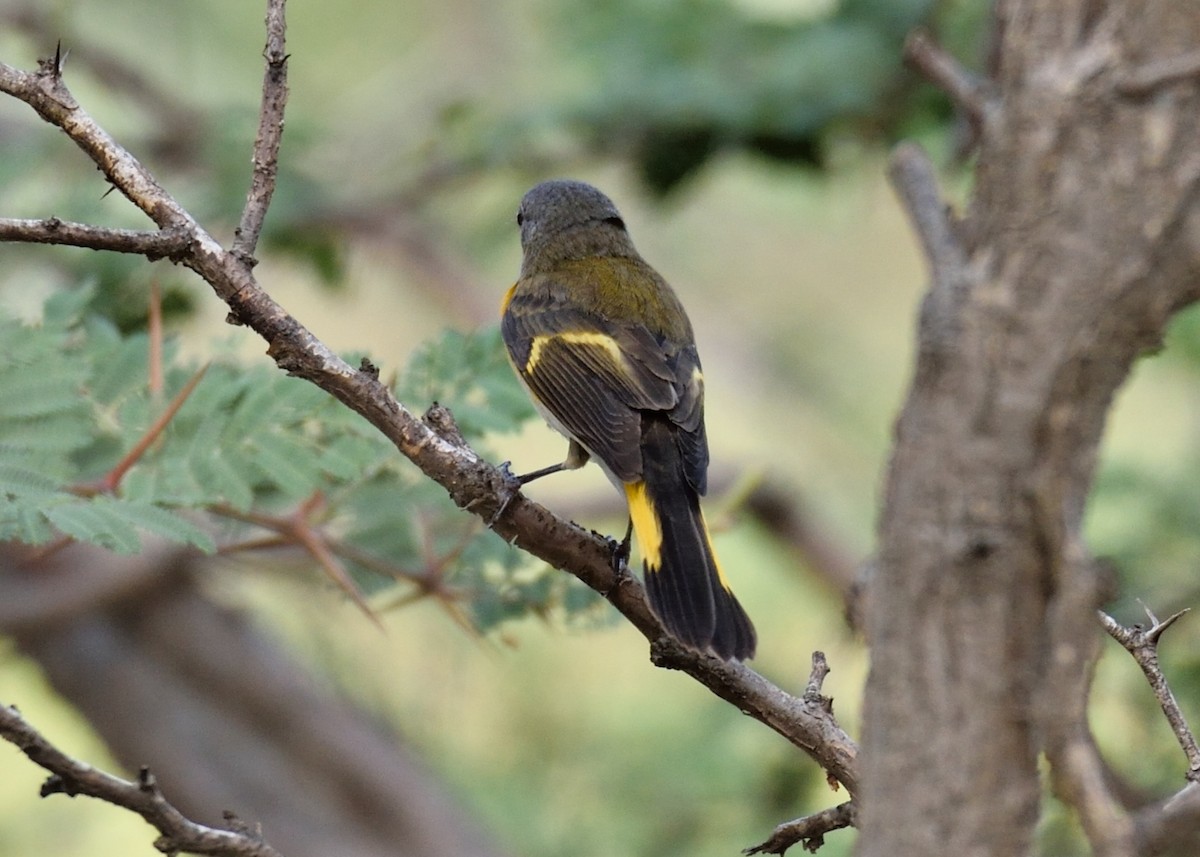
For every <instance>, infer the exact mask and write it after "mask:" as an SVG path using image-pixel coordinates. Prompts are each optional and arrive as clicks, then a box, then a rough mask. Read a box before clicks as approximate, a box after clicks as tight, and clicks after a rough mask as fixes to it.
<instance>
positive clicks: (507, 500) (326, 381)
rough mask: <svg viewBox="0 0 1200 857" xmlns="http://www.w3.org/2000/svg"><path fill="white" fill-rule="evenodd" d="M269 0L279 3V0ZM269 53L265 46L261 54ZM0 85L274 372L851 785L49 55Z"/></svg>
mask: <svg viewBox="0 0 1200 857" xmlns="http://www.w3.org/2000/svg"><path fill="white" fill-rule="evenodd" d="M273 2H276V3H279V5H280V6H281V5H282V3H280V2H279V0H273ZM270 59H271V54H270V48H268V62H270ZM0 92H7V93H9V94H10V95H13V96H14V97H16V98H18V99H19V100H21V101H24V102H25V103H27V104H29V105H30V106H31V107H32V108H33V109H34V110H35V111H37V113H38V114H39V115H40V116H42V118H43V119H45V120H46V121H47V122H49V123H50V124H52V125H55V126H57V127H59V128H61V129H62V130H63V131H64V132H65V133H66V134H67V135H68V136H69V137H70V138H71V139H72V140H73V141H74V142H75V143H76V144H77V145H78V146H79V147H80V148H81V149H83V151H84V152H85V153H86V154H87V155H88V156H89V157H90V158H92V160H93V161H95V163H96V164H97V165H98V166H99V167H100V169H101V170H102V171H103V173H104V174H105V176H106V177H107V178H108V179H109V181H110V182H112V184H113V185H114V186H116V187H117V188H118V189H119V190H120V191H121V192H122V193H123V194H124V195H125V196H126V197H128V198H129V199H130V200H131V201H132V202H133V203H134V204H135V205H136V206H137V207H138V208H140V209H141V210H142V211H144V212H145V213H146V214H147V215H148V216H149V217H150V218H151V219H152V220H154V222H155V223H157V224H158V225H159V226H160V227H162V228H164V229H174V230H178V231H181V232H183V233H185V234H186V235H187V236H188V237H189V239H190V240H189V243H188V246H187V249H186V250H185V251H183V252H181V253H180V254H179V255H178V257H175V258H173V261H176V262H178V263H179V264H182V265H185V266H186V267H188V268H190V269H192V270H193V271H195V272H196V273H197V274H199V275H200V277H202V278H203V279H204V280H205V281H206V282H207V283H208V284H209V285H210V286H211V287H212V289H213V291H214V292H216V294H217V295H218V296H219V297H220V298H221V299H222V300H224V301H225V302H226V303H227V304H228V305H229V307H230V319H231V320H233V321H234V322H236V323H240V324H243V325H245V326H247V327H249V328H251V329H252V330H254V331H255V332H257V333H258V334H259V335H260V336H262V337H263V339H264V340H266V342H267V343H268V348H267V354H268V355H269V356H270V357H271V358H272V359H273V360H274V361H275V362H276V364H277V365H278V366H279V367H280V368H281V369H283V370H284V371H286V372H288V373H290V374H292V375H296V376H298V377H302V378H304V379H306V380H308V381H310V382H311V383H313V384H316V385H317V386H318V387H320V388H321V389H323V390H325V391H326V392H327V393H329V394H330V395H332V396H334V397H335V398H336V399H338V400H339V401H341V402H342V403H343V404H345V405H346V406H348V407H349V408H351V409H352V410H354V411H355V412H357V413H358V414H360V415H362V416H363V417H364V418H365V419H366V420H367V421H368V422H370V423H371V424H372V425H374V426H375V427H376V428H377V429H379V431H380V432H381V433H382V434H383V435H384V436H385V437H387V438H388V439H389V440H390V441H391V442H392V443H393V444H395V446H396V448H397V449H398V450H399V451H400V452H401V453H403V454H404V455H405V456H406V457H408V458H409V459H410V460H411V461H412V462H413V463H414V464H416V465H417V467H418V468H420V469H421V471H422V472H423V473H425V475H426V476H428V477H429V478H431V479H433V480H434V481H435V482H437V483H439V484H440V485H441V486H442V487H443V488H445V489H446V491H447V493H448V494H449V495H450V498H451V499H452V500H453V501H454V502H455V503H456V504H457V505H458V506H460V507H462V508H465V509H468V510H469V511H471V512H472V513H473V514H476V515H478V516H479V517H480V518H482V519H483V520H484V521H486V522H490V523H491V524H492V529H494V530H495V531H496V532H497V533H498V534H499V535H500V536H501V537H503V538H504V539H506V540H507V541H509V542H510V543H512V544H515V545H517V546H518V547H520V548H522V549H523V550H525V551H527V552H529V553H530V554H532V555H533V556H536V557H538V558H540V559H542V560H544V561H545V562H547V563H549V564H550V565H551V566H553V567H555V568H560V569H565V570H567V571H569V572H570V573H571V574H573V575H575V576H576V577H578V578H579V579H580V580H581V581H583V582H584V583H585V584H587V585H588V586H590V587H592V588H593V589H595V590H596V591H598V592H601V593H603V594H605V595H606V596H607V597H608V599H609V601H610V602H612V604H613V605H614V606H615V607H616V608H617V609H618V610H619V611H620V612H621V613H622V615H624V616H625V617H626V618H627V619H628V620H629V621H630V622H631V623H632V624H633V625H634V626H635V627H636V628H637V629H638V630H639V631H640V632H641V633H642V634H643V635H645V636H646V638H647V639H648V640H650V641H651V643H652V646H651V657H652V659H653V660H654V661H655V663H658V664H659V665H660V666H663V667H667V668H671V669H678V670H682V671H684V672H686V673H688V674H689V675H690V676H692V677H693V678H695V679H696V680H697V681H699V682H700V683H701V684H703V685H704V686H706V687H708V688H709V689H710V690H712V692H713V693H715V694H716V695H717V696H720V697H721V698H722V699H725V700H727V701H729V702H731V703H733V704H734V705H736V706H737V707H738V708H739V709H741V710H742V711H744V712H745V713H747V714H749V715H751V716H752V717H754V718H755V719H757V720H759V721H761V722H762V723H764V724H766V725H767V726H769V727H770V728H772V729H774V730H775V731H777V732H778V733H779V734H781V735H782V736H783V737H785V738H787V739H788V740H789V741H791V742H792V743H793V744H795V745H796V746H797V747H799V748H801V749H802V750H804V751H805V752H806V753H808V754H809V755H810V756H812V758H813V759H815V760H816V761H817V762H818V764H820V765H821V766H822V767H824V768H825V770H826V771H827V772H828V773H829V774H830V776H831V777H832V778H833V779H835V780H837V781H839V782H841V783H842V784H843V785H845V786H846V788H847V789H848V790H849V791H850V792H851V794H853V793H854V792H855V790H856V788H857V786H858V774H857V764H858V763H857V755H858V748H857V745H856V744H855V743H854V741H853V740H852V739H851V738H850V737H849V736H848V735H847V734H846V733H845V732H844V731H843V730H842V729H841V727H840V726H838V724H837V723H836V721H835V720H834V719H833V717H832V715H831V714H830V713H829V712H828V711H825V710H823V709H822V708H821V706H819V705H816V704H812V703H809V702H806V701H805V700H802V699H799V698H797V697H795V696H793V695H791V694H788V693H785V692H784V691H782V690H780V689H779V688H778V687H776V686H775V685H774V684H772V683H771V682H769V681H768V680H767V679H765V678H763V677H762V676H761V675H759V674H758V673H756V672H754V671H753V670H751V669H750V668H748V667H746V666H745V665H743V664H739V663H725V662H722V661H720V660H719V659H717V658H715V657H712V656H709V655H701V654H697V653H695V652H691V651H688V650H685V649H683V648H682V647H680V646H678V645H677V644H675V643H673V641H671V639H670V638H669V637H667V635H666V634H665V632H664V631H663V628H662V626H661V624H660V623H659V621H658V619H657V618H656V617H655V616H654V614H653V613H652V612H651V611H650V608H649V607H648V605H647V603H646V599H645V595H644V591H643V589H642V586H641V584H640V583H638V582H637V581H636V580H634V579H633V578H632V576H630V575H621V576H619V577H618V575H617V574H615V573H614V571H613V568H612V564H611V548H610V546H609V544H608V542H607V540H605V539H604V538H602V537H600V536H599V535H597V534H595V533H589V532H588V531H586V530H584V529H582V528H580V527H579V526H577V525H576V524H573V523H571V522H568V521H565V520H563V519H561V518H559V517H558V516H556V515H554V514H552V513H551V512H550V511H548V510H547V509H545V508H544V507H542V506H541V505H539V504H537V503H534V502H532V501H530V500H528V499H526V498H525V497H523V496H521V495H520V494H517V495H516V496H515V497H514V496H513V495H512V486H511V477H510V476H507V475H506V474H505V472H504V471H503V470H501V469H500V468H497V467H495V466H493V465H491V464H490V463H488V462H487V461H484V460H483V459H482V458H480V457H479V455H478V454H476V453H475V451H474V450H472V449H471V448H470V447H468V446H467V445H466V444H465V443H462V442H461V440H460V439H456V438H455V437H453V436H451V435H448V434H446V433H439V432H438V431H436V430H435V429H434V427H433V426H432V425H431V421H428V420H422V419H418V418H417V417H416V416H414V415H413V413H412V412H411V411H409V410H408V409H407V408H405V407H404V406H403V405H401V404H400V403H399V402H397V401H396V399H395V397H394V396H393V395H392V392H391V390H389V389H388V387H387V386H386V385H384V384H383V383H381V382H380V380H379V375H378V371H377V370H376V371H372V367H369V366H367V367H364V368H362V369H354V368H352V367H351V366H350V365H349V364H347V363H346V362H345V361H344V360H342V359H341V358H340V357H338V356H337V355H336V354H334V353H333V352H332V351H331V350H330V349H329V348H328V347H327V346H326V345H325V344H324V343H323V342H321V341H320V340H319V339H317V337H316V336H314V335H313V334H312V332H311V331H309V330H308V329H307V328H305V327H304V326H303V325H302V324H301V323H300V322H299V321H297V320H296V319H295V318H293V317H292V316H291V315H290V314H288V312H287V311H286V310H285V309H284V308H283V307H282V306H280V305H279V304H278V303H277V302H276V301H275V300H274V299H273V298H272V297H271V296H270V295H269V294H268V293H267V292H266V291H265V290H263V289H262V288H261V287H260V286H259V284H258V283H257V282H256V281H255V279H254V276H253V274H252V272H251V264H250V262H251V260H248V259H246V258H244V257H242V256H239V255H238V254H235V253H232V252H229V251H227V250H226V249H225V248H223V247H222V246H221V245H220V244H219V243H217V242H216V241H215V240H214V239H213V238H212V236H211V235H210V234H209V233H208V232H207V231H205V230H204V229H203V227H201V226H200V224H199V223H197V222H196V220H195V218H193V217H192V216H191V214H189V213H188V212H187V211H186V210H185V209H184V208H183V207H182V206H181V205H180V204H179V203H178V202H177V201H176V200H175V199H174V198H173V197H171V196H170V195H169V194H168V193H167V192H166V191H165V190H164V189H163V188H162V186H161V185H160V184H159V183H158V181H157V180H156V179H155V178H154V176H153V175H151V174H150V172H149V171H148V170H147V169H146V168H145V167H144V166H143V165H142V164H141V163H140V162H138V160H137V159H136V158H134V157H133V155H131V154H130V153H129V152H128V151H126V150H125V149H124V148H122V147H121V146H120V145H119V144H118V143H117V142H116V141H115V140H113V138H112V137H111V136H110V135H109V134H108V133H107V132H106V131H104V129H102V128H101V127H100V126H99V125H97V124H96V122H95V121H94V120H93V119H92V118H91V117H90V116H89V115H88V114H87V113H86V112H85V111H84V110H83V109H82V108H81V107H80V106H79V104H78V102H77V101H76V100H75V98H74V97H73V96H72V95H71V93H70V91H69V90H68V89H67V87H66V85H65V83H64V82H63V80H62V78H61V76H60V75H59V74H58V72H57V66H56V65H55V64H54V63H50V62H47V63H43V64H42V66H41V68H40V69H39V71H37V72H34V73H29V72H23V71H19V70H17V69H15V68H12V67H11V66H7V65H4V64H0Z"/></svg>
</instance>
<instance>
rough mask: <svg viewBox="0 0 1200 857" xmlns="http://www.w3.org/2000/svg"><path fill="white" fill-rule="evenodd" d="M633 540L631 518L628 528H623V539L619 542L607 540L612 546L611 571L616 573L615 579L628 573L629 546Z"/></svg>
mask: <svg viewBox="0 0 1200 857" xmlns="http://www.w3.org/2000/svg"><path fill="white" fill-rule="evenodd" d="M632 540H633V518H632V517H630V518H629V526H627V527H626V528H625V538H623V539H621V541H619V542H618V541H616V540H615V539H609V540H608V541H609V543H610V544H611V545H612V569H613V571H614V572H616V574H617V577H622V576H624V575H626V574H628V573H629V545H630V543H631V542H632Z"/></svg>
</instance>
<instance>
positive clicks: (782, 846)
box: [742, 801, 858, 854]
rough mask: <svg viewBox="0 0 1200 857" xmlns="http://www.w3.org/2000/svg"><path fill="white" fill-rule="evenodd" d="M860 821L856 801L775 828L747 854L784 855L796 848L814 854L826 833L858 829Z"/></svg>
mask: <svg viewBox="0 0 1200 857" xmlns="http://www.w3.org/2000/svg"><path fill="white" fill-rule="evenodd" d="M857 822H858V807H857V806H855V804H854V801H846V802H845V803H843V804H839V805H838V806H834V807H830V808H829V809H826V810H822V811H821V812H818V813H816V814H815V815H806V816H805V817H804V818H797V819H796V820H795V821H788V822H784V823H783V824H781V825H779V826H778V827H776V828H775V830H774V831H773V832H772V833H771V835H770V837H769V838H768V839H767V841H766V842H762V843H759V844H758V845H755V846H754V847H752V848H747V849H746V850H745V851H743V852H742V853H743V854H783V853H785V852H786V851H787V850H788V849H789V848H791V847H792V846H793V845H799V846H800V847H801V848H803V849H804V850H805V851H808V852H809V853H810V854H815V853H816V851H817V849H818V848H820V847H821V846H822V845H824V844H825V834H826V833H830V832H832V831H834V830H841V829H842V828H844V827H854V826H855V825H856V824H857Z"/></svg>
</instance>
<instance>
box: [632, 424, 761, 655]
mask: <svg viewBox="0 0 1200 857" xmlns="http://www.w3.org/2000/svg"><path fill="white" fill-rule="evenodd" d="M642 452H643V459H642V460H643V464H642V479H641V481H639V482H632V483H628V484H626V486H625V495H626V499H627V500H628V501H629V515H630V518H631V519H632V520H633V529H634V532H635V533H637V540H638V546H639V548H640V549H641V552H642V568H643V570H644V571H645V579H646V594H647V595H648V596H649V598H650V606H651V607H652V608H653V609H654V612H655V614H656V615H657V616H658V618H659V619H661V620H662V623H663V625H665V626H666V628H667V630H668V631H669V632H670V633H671V635H672V636H674V637H675V638H676V639H677V640H679V641H680V642H681V643H683V644H684V645H687V646H689V647H691V648H694V649H697V650H699V651H711V652H713V654H715V655H717V656H718V657H720V658H723V659H725V660H731V659H733V660H739V661H744V660H746V659H748V658H752V657H754V648H755V645H756V642H757V639H756V636H755V633H754V625H753V624H751V622H750V617H749V616H747V615H746V611H745V610H743V609H742V605H741V604H739V603H738V600H737V598H735V597H734V595H733V592H732V591H730V589H729V584H728V582H727V581H726V580H725V575H724V574H723V573H722V572H721V566H720V565H719V564H718V563H717V557H716V553H715V552H714V551H713V546H712V539H711V538H710V536H709V533H708V527H707V525H706V524H705V523H704V514H703V513H702V512H701V511H700V497H699V495H698V494H697V493H696V490H695V489H694V488H693V487H692V485H691V484H689V482H688V480H687V478H686V477H685V476H684V469H683V464H682V460H681V455H680V451H679V448H678V446H677V444H676V442H675V437H674V433H673V431H672V430H671V427H670V426H669V425H668V424H666V423H665V422H662V423H660V422H658V421H653V422H651V423H650V424H649V425H648V426H646V428H645V431H644V433H643V437H642Z"/></svg>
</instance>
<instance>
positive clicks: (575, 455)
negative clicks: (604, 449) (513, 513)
mask: <svg viewBox="0 0 1200 857" xmlns="http://www.w3.org/2000/svg"><path fill="white" fill-rule="evenodd" d="M589 458H591V455H589V454H588V451H587V450H586V449H584V448H583V447H582V446H580V445H579V444H578V443H576V442H575V441H574V440H572V441H571V445H570V446H569V447H567V457H566V458H565V459H563V461H561V462H560V463H558V464H551V465H550V466H549V467H543V468H542V469H541V470H534V471H533V472H532V473H526V474H524V475H522V476H518V477H517V481H518V482H520V483H521V484H522V485H528V484H529V483H530V482H532V481H533V480H535V479H541V478H542V477H543V476H549V475H550V474H551V473H559V472H561V471H563V470H578V469H579V468H580V467H583V465H585V464H587V463H588V459H589Z"/></svg>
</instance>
